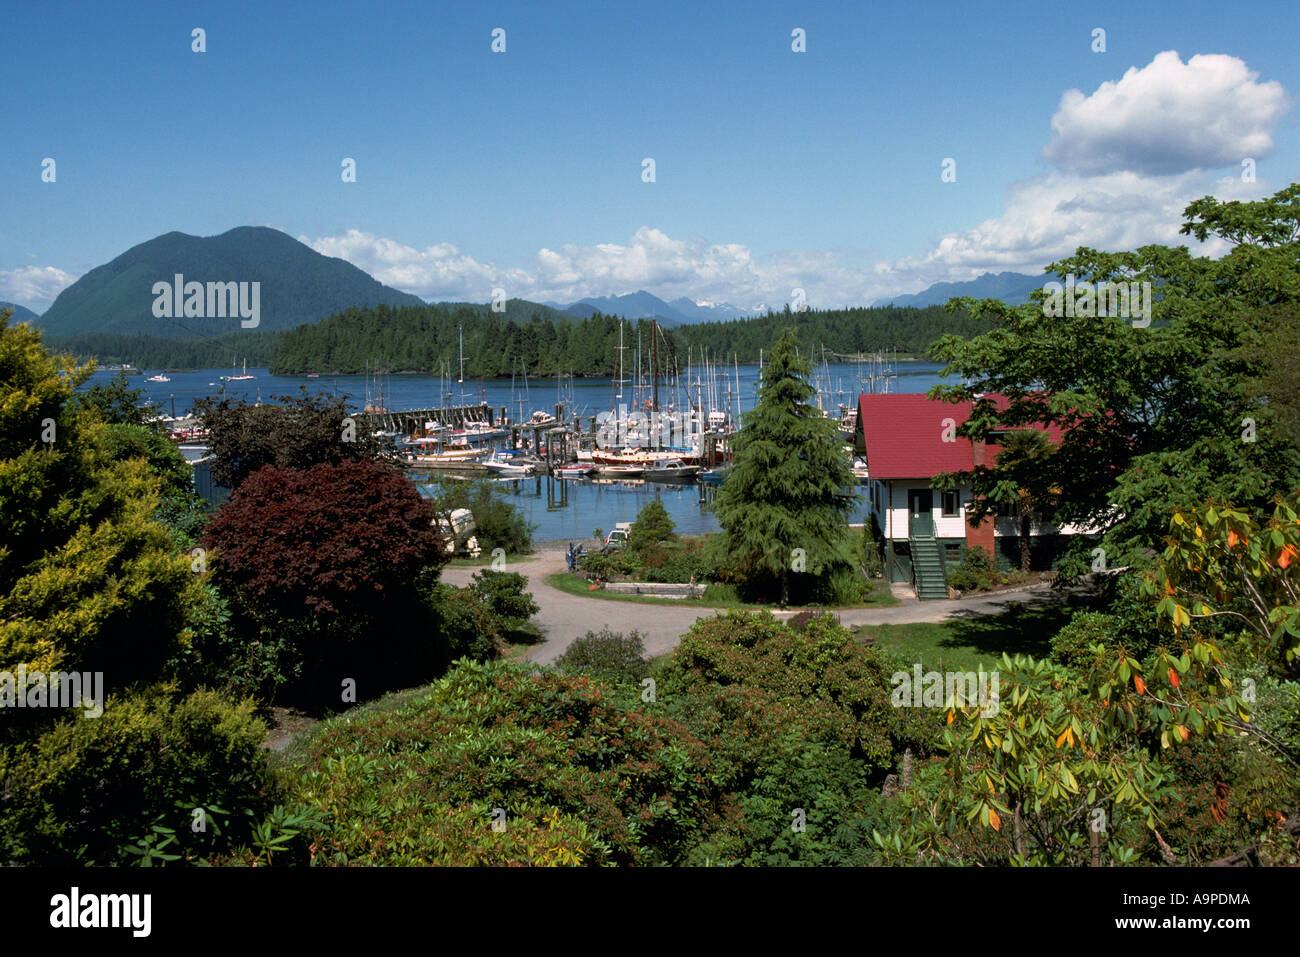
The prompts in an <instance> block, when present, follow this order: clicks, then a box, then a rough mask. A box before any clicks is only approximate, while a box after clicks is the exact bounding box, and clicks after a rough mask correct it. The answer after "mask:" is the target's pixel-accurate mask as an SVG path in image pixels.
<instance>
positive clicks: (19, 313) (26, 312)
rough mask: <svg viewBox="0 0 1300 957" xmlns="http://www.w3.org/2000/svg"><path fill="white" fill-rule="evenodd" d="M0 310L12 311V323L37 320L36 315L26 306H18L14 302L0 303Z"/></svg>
mask: <svg viewBox="0 0 1300 957" xmlns="http://www.w3.org/2000/svg"><path fill="white" fill-rule="evenodd" d="M0 309H12V310H13V311H14V319H13V321H14V322H31V320H33V319H35V318H37V315H36V313H34V312H32V311H31V310H30V309H28V308H27V307H26V306H20V305H18V303H16V302H0Z"/></svg>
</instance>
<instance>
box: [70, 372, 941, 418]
mask: <svg viewBox="0 0 1300 957" xmlns="http://www.w3.org/2000/svg"><path fill="white" fill-rule="evenodd" d="M939 369H940V366H938V365H936V364H935V363H932V362H900V363H899V364H898V370H899V371H898V379H897V386H898V387H897V389H893V388H891V389H890V390H889V391H891V392H894V391H897V392H925V391H926V390H928V389H929V388H930V387H931V386H933V385H935V384H937V383H939V382H941V381H943V380H941V379H940V378H939V374H938V373H939ZM159 371H160V370H158V369H146V370H145V373H144V375H133V376H128V377H127V379H128V381H129V382H130V384H131V386H132V388H136V389H143V390H144V393H145V395H146V396H147V397H148V398H149V399H150V400H152V401H153V402H155V403H157V404H158V406H159V407H160V409H161V410H162V411H163V412H165V413H167V414H171V412H172V407H173V405H174V406H175V414H177V415H184V414H185V413H186V412H188V411H189V410H190V406H191V405H193V403H194V400H195V399H199V398H204V397H207V396H217V395H221V394H222V387H223V385H224V387H225V394H226V395H229V396H243V397H245V398H247V399H249V400H250V401H252V400H256V399H258V398H260V399H262V400H263V401H266V402H269V401H270V400H271V398H272V397H273V396H277V395H297V394H298V390H299V388H302V387H306V389H307V391H308V392H325V393H328V394H330V395H336V394H337V395H347V396H350V397H351V399H350V403H351V404H352V405H353V406H354V407H355V408H356V409H360V408H361V407H362V406H363V405H364V404H365V402H366V397H367V395H369V396H370V397H371V398H373V399H376V400H378V401H379V403H380V404H382V405H383V406H385V407H386V408H389V409H393V410H395V411H400V410H402V409H436V408H439V407H441V406H443V405H478V404H479V402H481V401H482V400H484V399H486V400H487V403H488V405H490V406H492V407H493V408H500V407H502V406H504V407H505V408H506V409H507V412H508V414H509V416H510V417H511V418H512V419H515V420H518V419H519V417H520V416H519V410H520V408H521V407H522V409H523V412H524V414H523V417H524V418H528V416H530V415H531V414H532V413H533V410H535V409H545V410H547V411H548V412H549V411H553V407H554V406H555V404H556V402H557V401H558V400H559V399H560V397H561V395H562V393H563V392H565V391H572V394H573V406H574V410H575V411H576V412H577V413H578V414H579V415H595V414H596V413H598V412H603V411H606V410H608V409H609V408H610V407H611V405H612V400H613V398H614V396H615V391H616V390H615V386H614V383H613V381H612V380H610V379H596V378H592V379H574V380H572V387H571V390H570V386H569V384H568V381H567V380H566V381H565V382H563V383H561V382H557V380H555V379H530V380H529V381H528V385H527V388H526V389H525V386H524V383H523V380H522V379H520V380H518V381H516V382H514V383H512V382H511V381H510V380H509V379H486V380H483V381H481V382H480V380H478V379H475V380H472V381H471V380H468V379H467V380H466V381H465V382H464V383H463V384H457V383H456V382H455V381H452V382H451V383H450V384H448V383H446V382H445V381H442V382H440V381H439V379H438V377H437V376H430V375H420V374H409V375H394V376H384V377H383V378H382V380H381V382H380V384H379V385H378V386H376V384H375V381H374V379H373V378H372V379H371V381H370V386H369V389H367V384H366V377H365V376H363V375H352V376H324V375H322V376H321V377H320V378H317V379H309V378H306V377H305V376H273V375H271V374H270V373H268V372H267V370H266V369H249V370H248V372H249V375H252V376H255V377H256V378H253V379H250V380H248V381H246V382H229V383H222V382H221V380H220V378H219V377H220V376H223V375H230V374H231V370H229V369H200V370H198V371H196V372H168V373H164V374H165V375H167V377H168V378H170V379H171V381H170V382H146V381H145V379H146V378H147V377H148V376H151V375H155V374H157V373H158V372H159ZM236 371H238V370H236ZM115 374H116V373H113V372H106V371H102V370H101V371H98V372H96V373H95V374H94V375H93V376H92V377H91V380H90V381H91V382H107V381H108V380H109V379H111V378H112V377H113V376H114V375H115ZM739 377H740V386H739V397H738V398H739V401H738V405H739V411H741V412H747V411H749V410H750V409H752V408H753V407H754V400H755V396H756V393H757V383H758V366H741V367H740V370H739ZM819 378H821V379H825V380H828V383H829V384H827V385H823V386H822V388H823V395H824V400H823V401H824V402H826V404H827V405H829V406H834V405H837V404H838V403H840V402H845V403H849V404H852V402H853V399H854V396H856V395H857V393H858V392H859V391H864V392H865V391H867V390H866V389H865V388H863V389H859V388H858V376H857V369H856V368H855V367H854V366H853V365H850V364H836V365H831V366H829V367H828V369H827V371H826V372H825V373H822V374H820V376H819ZM692 381H693V380H692ZM728 382H730V389H731V393H732V401H733V403H735V402H736V401H737V395H736V392H737V387H736V370H735V369H732V370H730V374H729V376H728V377H727V378H725V379H724V378H723V377H722V375H721V374H719V375H718V378H717V384H716V389H715V394H716V397H717V398H716V402H715V405H716V406H717V407H719V408H723V409H725V408H726V403H727V389H728ZM707 388H708V387H707V384H706V386H705V389H706V400H707ZM381 391H382V396H381V395H380V392H381ZM448 393H450V395H448ZM634 397H635V398H638V399H641V398H644V399H648V398H650V390H649V388H646V389H645V390H643V392H642V393H636V391H635V389H634V387H633V385H632V384H631V383H630V382H629V383H627V384H626V385H624V387H623V402H624V403H625V404H628V405H630V404H631V403H632V401H633V398H634ZM684 399H685V396H684V394H683V393H679V394H678V395H677V396H676V397H674V395H673V390H672V389H671V388H669V387H668V386H667V385H665V384H664V383H663V382H660V385H659V402H660V405H661V406H665V405H668V404H669V403H672V402H674V401H676V402H677V404H678V405H679V406H681V405H684V404H685V402H684Z"/></svg>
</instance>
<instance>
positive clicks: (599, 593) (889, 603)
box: [546, 572, 899, 611]
mask: <svg viewBox="0 0 1300 957" xmlns="http://www.w3.org/2000/svg"><path fill="white" fill-rule="evenodd" d="M546 584H548V585H550V586H551V587H552V588H558V589H559V590H560V591H562V592H568V593H569V594H570V595H581V596H584V597H586V598H599V599H602V600H604V601H628V602H636V603H638V604H642V605H677V606H681V607H687V608H751V609H767V610H769V611H774V610H776V609H777V607H778V606H776V605H755V604H751V603H749V602H743V601H741V600H740V599H738V598H736V597H735V593H734V592H733V591H732V590H731V589H729V588H727V587H725V586H716V585H710V586H708V587H707V588H706V589H705V591H704V595H703V596H702V597H700V598H658V597H656V596H654V595H620V594H617V593H615V592H607V591H605V590H604V589H596V590H595V591H589V590H588V588H587V586H588V585H589V584H590V582H588V581H587V580H586V579H584V578H579V577H578V576H576V575H570V574H569V573H568V572H558V573H557V574H554V575H548V576H547V577H546ZM897 604H899V601H898V599H897V598H895V597H894V595H893V593H892V592H890V590H889V588H888V586H886V585H883V584H882V585H878V586H876V587H875V588H873V589H872V592H871V600H870V601H865V602H859V603H858V604H854V605H829V606H816V607H815V608H814V610H820V609H822V608H835V609H842V608H892V607H893V606H894V605H897ZM802 607H803V606H794V605H792V606H790V607H789V608H787V609H782V610H785V611H798V610H800V609H801V608H802Z"/></svg>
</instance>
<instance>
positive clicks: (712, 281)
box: [299, 226, 868, 309]
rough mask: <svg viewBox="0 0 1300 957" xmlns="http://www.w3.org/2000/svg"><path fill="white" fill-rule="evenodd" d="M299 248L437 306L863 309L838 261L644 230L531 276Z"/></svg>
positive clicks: (558, 257)
mask: <svg viewBox="0 0 1300 957" xmlns="http://www.w3.org/2000/svg"><path fill="white" fill-rule="evenodd" d="M299 239H300V240H301V241H302V242H304V243H306V244H307V245H309V246H310V247H311V248H312V249H315V250H316V251H317V252H319V253H323V254H324V255H327V256H337V257H339V258H341V259H345V260H347V261H348V262H350V263H352V264H353V265H355V266H358V267H359V268H361V269H364V270H365V271H366V272H368V273H370V274H371V275H372V276H374V277H375V278H376V279H378V280H379V281H380V282H383V283H386V284H388V285H390V286H393V287H395V288H397V289H401V290H402V291H404V292H410V293H414V294H415V295H417V296H421V297H423V298H426V299H431V300H435V301H436V300H470V301H476V302H486V301H487V300H488V299H489V298H490V297H491V294H492V289H493V288H494V287H498V286H499V287H501V288H503V289H505V291H506V295H507V296H510V297H516V296H517V297H520V298H523V299H532V300H535V301H537V300H550V301H555V302H562V303H569V302H574V301H576V300H578V299H583V298H586V297H588V296H607V295H623V294H625V293H630V292H636V291H637V290H639V289H648V290H650V291H651V292H653V293H654V294H655V295H657V296H659V297H661V298H663V299H675V298H676V297H678V296H688V297H691V298H697V299H705V300H710V301H725V302H731V303H733V304H735V305H737V306H740V307H741V308H743V309H748V308H751V307H753V306H756V305H758V304H759V303H760V302H765V301H766V302H775V303H785V302H788V301H790V298H791V294H792V290H793V289H794V288H795V287H802V288H804V289H805V290H806V295H807V298H808V301H809V302H810V303H812V304H814V305H817V304H819V303H831V302H834V303H836V304H839V303H842V302H851V301H852V302H858V301H861V286H862V282H863V277H864V275H868V274H866V273H865V271H864V270H863V269H862V268H853V267H852V266H849V265H846V264H843V263H842V262H841V259H842V257H841V256H840V255H839V254H836V253H830V252H788V253H777V254H773V255H771V256H767V257H761V258H760V257H756V256H754V254H753V253H752V251H751V250H750V249H749V247H748V246H745V245H743V244H740V243H711V242H709V241H708V240H707V239H703V238H693V239H688V240H682V239H673V238H672V237H670V236H668V235H667V234H666V233H664V232H662V231H661V230H658V229H654V228H651V227H647V226H643V227H641V228H640V229H638V230H637V231H636V232H635V233H634V234H633V235H632V236H631V237H630V238H629V240H628V242H627V243H626V244H619V243H597V244H595V245H587V246H583V245H577V244H573V243H568V244H565V245H563V246H561V247H559V248H557V249H551V248H547V247H544V248H542V249H540V250H538V252H537V255H536V257H535V258H534V261H533V264H532V267H531V268H529V269H522V268H510V269H507V268H502V267H498V266H497V265H495V264H494V263H489V262H481V261H479V260H477V259H475V258H474V257H473V256H471V255H470V254H468V253H466V252H463V251H462V250H460V249H459V248H458V247H457V246H455V245H453V244H451V243H436V244H434V245H431V246H427V247H425V248H424V249H422V250H420V249H415V248H414V247H412V246H407V245H403V244H401V243H397V242H394V241H393V240H390V239H385V238H382V237H379V236H374V235H372V234H370V233H365V232H361V231H360V230H356V229H350V230H348V231H347V232H345V233H342V234H339V235H336V236H324V237H319V238H317V239H309V238H307V237H305V236H300V237H299Z"/></svg>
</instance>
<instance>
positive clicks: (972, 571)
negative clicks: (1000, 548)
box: [947, 545, 1001, 591]
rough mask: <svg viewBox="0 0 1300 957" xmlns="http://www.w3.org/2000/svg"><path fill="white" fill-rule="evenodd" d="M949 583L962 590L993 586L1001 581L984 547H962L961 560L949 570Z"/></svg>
mask: <svg viewBox="0 0 1300 957" xmlns="http://www.w3.org/2000/svg"><path fill="white" fill-rule="evenodd" d="M947 571H948V584H949V585H951V586H952V587H953V588H956V589H959V590H960V591H976V590H979V589H986V588H992V587H994V586H995V585H997V584H998V583H999V582H1000V580H1001V579H1000V578H999V577H998V573H997V569H996V568H995V567H994V565H993V561H992V559H990V558H989V553H988V552H987V551H985V550H984V549H983V548H969V547H967V546H965V545H963V546H962V549H961V561H960V562H959V563H958V564H957V566H956V567H955V568H949V569H948V570H947Z"/></svg>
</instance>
